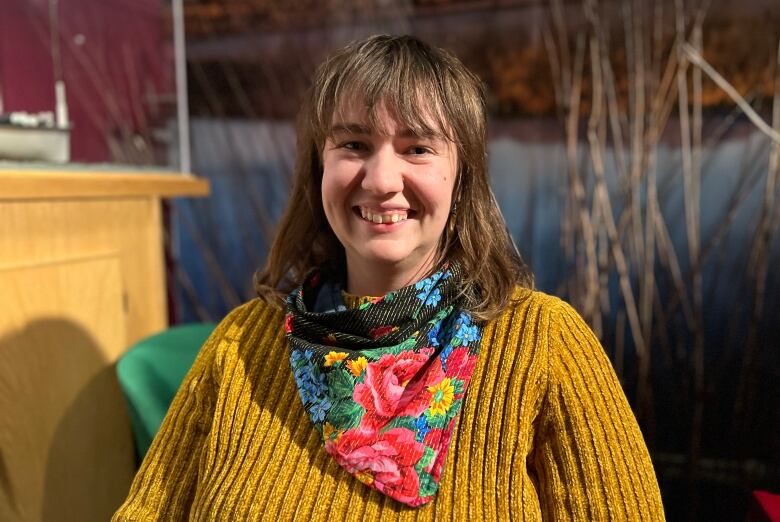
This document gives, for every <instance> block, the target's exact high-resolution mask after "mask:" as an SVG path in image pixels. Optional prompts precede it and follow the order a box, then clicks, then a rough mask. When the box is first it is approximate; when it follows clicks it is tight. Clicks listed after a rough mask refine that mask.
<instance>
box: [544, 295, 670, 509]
mask: <svg viewBox="0 0 780 522" xmlns="http://www.w3.org/2000/svg"><path fill="white" fill-rule="evenodd" d="M551 308H552V310H551V313H550V322H549V330H548V335H549V337H548V339H549V344H548V382H547V391H546V397H545V399H544V405H543V409H542V412H541V418H540V426H539V432H538V433H537V444H536V450H535V455H534V458H533V462H534V468H535V471H536V473H537V475H538V479H539V496H540V501H541V508H542V513H543V516H544V519H545V520H556V521H564V520H663V519H664V512H663V505H662V503H661V495H660V492H659V489H658V483H657V481H656V477H655V472H654V471H653V465H652V462H651V461H650V455H649V453H648V451H647V447H646V445H645V442H644V439H643V438H642V433H641V432H640V430H639V426H638V425H637V422H636V419H635V418H634V415H633V413H632V412H631V408H630V407H629V405H628V401H627V400H626V397H625V395H624V394H623V390H622V389H621V386H620V383H619V382H618V379H617V376H616V375H615V372H614V370H613V369H612V365H611V364H610V362H609V359H608V358H607V356H606V354H605V353H604V350H603V348H602V347H601V344H600V343H599V341H598V339H596V337H595V335H594V334H593V332H592V331H591V330H590V328H589V327H588V325H587V324H586V323H585V321H584V320H583V319H582V318H581V317H580V316H579V315H578V314H577V312H575V311H574V309H573V308H572V307H571V306H569V305H568V304H565V303H563V302H562V301H559V300H556V301H555V304H553V305H552V307H551Z"/></svg>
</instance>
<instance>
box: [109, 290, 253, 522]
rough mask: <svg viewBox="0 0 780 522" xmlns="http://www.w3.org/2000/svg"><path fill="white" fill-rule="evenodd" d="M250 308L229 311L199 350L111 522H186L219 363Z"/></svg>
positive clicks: (213, 396) (202, 448) (218, 373)
mask: <svg viewBox="0 0 780 522" xmlns="http://www.w3.org/2000/svg"><path fill="white" fill-rule="evenodd" d="M247 306H248V305H244V306H241V307H239V308H237V309H236V310H234V311H233V312H231V313H230V314H229V315H228V316H227V317H226V318H225V319H224V320H223V321H222V322H221V323H220V324H219V325H218V326H217V328H216V329H215V331H214V333H212V334H211V336H210V337H209V339H208V340H207V341H206V343H205V344H204V345H203V347H202V348H201V350H200V352H199V353H198V356H197V358H196V359H195V362H194V363H193V365H192V368H190V370H189V372H188V373H187V375H186V377H185V378H184V380H183V381H182V384H181V387H180V388H179V391H178V392H177V393H176V397H175V398H174V399H173V402H172V403H171V406H170V408H169V410H168V413H167V415H166V416H165V420H164V421H163V423H162V426H160V430H159V431H158V433H157V436H155V438H154V441H153V442H152V445H151V447H150V448H149V451H148V453H147V454H146V457H145V458H144V461H143V463H142V464H141V468H140V469H139V470H138V474H137V475H136V477H135V479H134V480H133V484H132V486H131V487H130V493H129V494H128V497H127V499H126V500H125V502H124V504H123V505H122V506H121V507H120V508H119V510H118V511H117V512H116V513H115V514H114V517H113V519H112V520H113V521H114V522H124V521H130V520H133V521H152V520H186V519H187V518H188V514H189V509H190V505H191V504H192V500H193V498H194V496H195V490H196V485H197V479H198V464H199V462H200V461H201V453H202V452H203V451H204V441H205V439H206V437H207V436H208V433H209V429H210V426H211V421H212V418H213V415H214V403H215V400H216V395H217V392H218V389H219V382H220V379H221V371H220V366H221V365H220V362H221V354H222V353H223V352H224V348H225V346H226V345H227V344H229V343H230V342H231V337H232V336H233V332H234V331H235V330H236V327H237V323H239V322H240V317H241V316H243V315H244V314H243V313H242V311H244V310H245V309H246V308H247Z"/></svg>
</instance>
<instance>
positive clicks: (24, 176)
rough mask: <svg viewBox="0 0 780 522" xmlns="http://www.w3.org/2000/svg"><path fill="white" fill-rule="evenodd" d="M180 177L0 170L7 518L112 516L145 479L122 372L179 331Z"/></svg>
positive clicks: (0, 374) (184, 192)
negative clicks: (175, 218)
mask: <svg viewBox="0 0 780 522" xmlns="http://www.w3.org/2000/svg"><path fill="white" fill-rule="evenodd" d="M207 194H208V184H207V182H205V181H203V180H200V179H197V178H194V177H190V176H181V175H176V174H165V173H150V172H144V173H133V172H116V171H113V172H102V173H96V172H78V171H56V172H47V171H45V170H13V169H11V168H0V520H4V521H6V520H7V521H16V520H19V521H38V520H45V521H49V520H54V521H56V520H79V521H89V520H96V521H97V520H100V521H105V520H108V519H109V517H110V515H111V513H113V511H114V510H115V509H116V508H117V507H118V505H119V503H121V501H122V500H123V499H124V497H125V495H126V494H127V490H128V487H129V485H130V481H131V479H132V477H133V473H134V455H133V442H132V436H131V431H130V425H129V420H128V417H127V413H126V408H125V404H124V402H123V398H122V395H121V392H120V390H119V387H118V384H117V381H116V376H115V372H114V365H115V363H116V360H117V359H118V358H119V356H120V355H121V354H122V353H123V352H124V351H125V350H126V349H127V347H128V346H130V345H131V344H132V343H134V342H136V341H137V340H139V339H141V338H143V337H145V336H147V335H149V334H152V333H155V332H158V331H160V330H162V329H164V328H165V327H166V326H167V324H168V323H167V316H166V303H165V278H164V260H163V242H162V228H161V208H160V206H161V205H160V201H161V198H164V197H178V196H204V195H207Z"/></svg>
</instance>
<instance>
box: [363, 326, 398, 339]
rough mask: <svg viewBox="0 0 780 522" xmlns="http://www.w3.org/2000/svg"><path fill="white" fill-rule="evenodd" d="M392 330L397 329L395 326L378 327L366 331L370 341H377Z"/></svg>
mask: <svg viewBox="0 0 780 522" xmlns="http://www.w3.org/2000/svg"><path fill="white" fill-rule="evenodd" d="M394 330H398V327H396V326H378V327H376V328H372V329H370V330H369V331H368V335H370V336H371V338H372V339H378V338H379V337H382V336H383V335H385V334H388V333H390V332H392V331H394Z"/></svg>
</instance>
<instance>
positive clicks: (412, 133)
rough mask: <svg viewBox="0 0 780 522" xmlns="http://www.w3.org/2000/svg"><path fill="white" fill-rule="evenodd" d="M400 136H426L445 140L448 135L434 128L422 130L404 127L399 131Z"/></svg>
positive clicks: (426, 137)
mask: <svg viewBox="0 0 780 522" xmlns="http://www.w3.org/2000/svg"><path fill="white" fill-rule="evenodd" d="M398 136H400V137H402V138H425V139H431V140H443V139H445V138H446V136H445V135H444V134H443V133H441V132H439V131H436V130H433V129H422V130H421V131H419V132H418V131H415V130H414V129H403V130H401V131H400V132H399V133H398Z"/></svg>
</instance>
